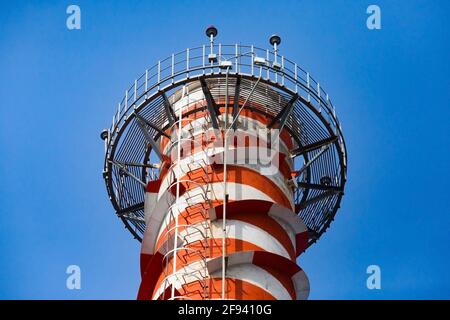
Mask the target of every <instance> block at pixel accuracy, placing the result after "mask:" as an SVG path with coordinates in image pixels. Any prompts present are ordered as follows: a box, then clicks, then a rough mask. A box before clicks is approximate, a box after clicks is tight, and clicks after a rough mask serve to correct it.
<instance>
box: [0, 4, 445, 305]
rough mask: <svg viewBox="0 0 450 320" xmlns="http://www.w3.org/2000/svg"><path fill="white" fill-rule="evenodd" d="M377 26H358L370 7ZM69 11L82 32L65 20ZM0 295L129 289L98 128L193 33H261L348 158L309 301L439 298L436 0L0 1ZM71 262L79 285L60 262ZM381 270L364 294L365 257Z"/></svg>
mask: <svg viewBox="0 0 450 320" xmlns="http://www.w3.org/2000/svg"><path fill="white" fill-rule="evenodd" d="M372 3H373V4H377V5H379V6H380V8H381V14H382V29H381V30H377V31H370V30H368V29H367V28H366V18H367V14H366V8H367V6H368V5H369V4H372ZM70 4H77V5H79V6H80V8H81V17H82V29H81V30H76V31H69V30H68V29H67V28H66V18H67V14H66V8H67V6H68V5H70ZM0 9H1V10H0V108H1V109H0V110H1V116H0V147H1V148H0V150H1V151H0V155H1V156H0V213H1V214H0V298H2V299H93V298H96V299H110V298H115V299H134V298H135V297H136V293H137V289H138V285H139V269H138V266H139V244H138V242H137V241H136V240H133V239H132V237H131V235H130V234H129V233H128V232H127V231H126V230H125V229H124V227H123V225H122V224H121V222H120V221H119V220H118V219H117V218H116V217H115V215H114V212H113V209H112V206H111V204H110V203H109V201H108V197H107V195H106V191H105V187H104V183H103V180H102V176H101V171H102V163H103V143H102V141H101V140H100V139H99V133H100V131H101V129H103V128H104V127H107V126H109V124H110V121H111V118H112V114H113V111H114V110H115V107H116V106H117V102H118V101H119V99H121V97H122V94H123V92H124V90H125V88H127V87H128V86H129V85H130V84H131V82H132V81H133V80H134V79H135V77H136V76H137V75H140V74H141V73H142V72H143V71H144V70H145V68H146V67H148V66H150V65H152V64H154V63H155V61H157V60H158V59H160V58H164V57H166V56H168V55H170V54H171V53H172V52H176V51H180V50H183V49H185V48H187V47H193V46H197V45H200V44H203V43H205V42H207V39H206V37H205V36H204V29H205V27H206V26H207V25H209V24H214V25H216V26H217V27H218V29H219V36H218V41H220V42H223V43H236V42H238V43H239V42H240V43H243V44H255V45H258V46H261V47H266V46H268V40H267V39H268V36H269V35H271V34H272V33H275V32H277V33H279V34H280V35H281V36H282V39H283V40H282V44H281V46H280V50H281V52H282V53H283V54H284V55H286V56H287V57H289V58H290V59H291V60H294V61H297V62H298V63H299V64H300V65H302V66H303V67H304V68H305V69H306V70H309V71H310V72H311V74H312V75H313V76H314V77H315V78H316V79H318V80H320V82H321V84H323V86H324V88H325V89H326V90H327V92H328V93H329V94H330V95H331V97H332V99H333V101H334V103H335V105H336V107H337V112H338V116H339V118H340V120H341V122H342V125H343V130H344V135H345V137H346V141H347V148H348V153H349V172H348V183H347V186H346V194H345V196H344V199H343V203H342V207H341V209H340V211H339V212H338V215H337V217H336V220H335V222H334V223H333V224H332V225H331V228H330V229H329V230H328V231H327V232H326V233H325V235H324V236H323V237H322V238H321V239H320V241H319V242H318V243H316V244H315V245H314V246H313V247H311V248H310V249H309V250H308V251H307V252H306V253H305V254H304V255H303V256H302V257H300V259H299V262H300V265H301V266H302V267H303V268H304V269H305V271H306V272H307V274H308V276H309V279H310V281H311V295H310V298H311V299H430V298H447V299H449V298H450V275H449V269H450V257H449V249H448V248H449V243H450V218H449V217H450V200H449V199H450V196H449V195H448V192H449V188H448V185H449V180H450V172H449V165H448V164H449V160H450V159H449V158H450V147H449V145H450V141H449V140H450V139H449V137H450V125H449V117H450V111H449V110H450V109H449V107H450V106H449V100H450V96H449V95H450V94H449V92H450V90H449V89H450V86H449V80H448V75H449V71H450V69H449V47H450V46H449V34H450V28H449V24H448V12H449V10H450V3H449V2H448V1H425V0H424V1H406V0H405V1H381V0H376V1H370V2H369V1H344V0H341V1H215V2H208V4H206V3H204V2H201V1H116V2H115V3H113V2H112V1H97V0H96V1H74V2H66V1H11V2H9V1H8V2H6V1H2V3H1V7H0ZM71 264H76V265H79V266H80V267H81V272H82V282H81V286H82V288H81V290H68V289H66V277H67V275H66V273H65V270H66V267H67V266H68V265H71ZM371 264H376V265H379V266H380V267H381V272H382V288H381V290H368V289H367V288H366V278H367V274H366V268H367V266H368V265H371Z"/></svg>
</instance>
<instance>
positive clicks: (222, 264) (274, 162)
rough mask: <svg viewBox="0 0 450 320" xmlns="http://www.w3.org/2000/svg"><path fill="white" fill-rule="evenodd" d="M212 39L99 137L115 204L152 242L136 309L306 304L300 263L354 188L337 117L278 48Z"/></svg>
mask: <svg viewBox="0 0 450 320" xmlns="http://www.w3.org/2000/svg"><path fill="white" fill-rule="evenodd" d="M207 35H208V37H209V38H210V48H208V49H209V50H206V49H207V48H206V46H203V47H200V50H199V52H201V54H199V55H196V53H198V52H195V53H194V51H195V50H196V49H199V48H194V49H188V50H187V51H186V52H183V55H184V54H185V56H184V58H185V59H183V60H182V61H181V62H179V60H180V57H177V56H176V55H172V56H171V57H170V59H166V60H163V61H164V62H161V61H160V62H158V64H157V66H156V68H155V74H154V75H155V77H154V79H153V81H154V83H152V82H151V81H152V80H151V79H152V71H150V70H151V69H149V70H146V73H145V76H144V77H141V78H139V79H138V80H136V81H135V83H134V86H132V87H131V88H130V89H129V90H127V92H126V94H125V98H124V100H123V101H122V102H121V104H119V110H118V112H117V115H116V116H115V119H113V126H112V127H111V128H110V129H109V130H106V131H104V133H103V134H102V136H103V138H104V139H105V147H106V161H105V171H104V176H105V179H106V182H107V186H108V191H109V195H110V198H111V200H112V202H113V204H114V206H115V207H116V210H117V213H118V215H119V216H120V218H121V219H122V220H123V221H124V222H125V225H126V227H127V228H129V230H130V231H131V232H132V233H133V234H134V235H135V236H136V237H137V238H138V239H140V240H142V249H141V277H142V282H141V285H140V288H139V293H138V299H282V300H286V299H306V298H307V297H308V295H309V281H308V278H307V276H306V274H305V273H304V271H303V270H302V269H301V268H300V267H299V266H298V265H297V263H296V259H297V258H298V256H299V255H300V254H301V253H302V252H304V250H305V249H306V248H307V247H308V246H309V245H311V244H312V243H314V242H315V241H316V240H317V239H318V237H319V236H320V235H321V234H322V233H323V232H324V231H325V229H326V228H327V227H328V225H329V223H330V222H331V220H332V219H333V217H334V215H335V213H336V210H337V208H338V207H339V203H340V200H341V197H342V194H343V193H342V191H343V187H344V184H345V172H346V151H345V144H344V140H343V138H342V132H341V129H340V125H339V122H338V121H337V118H336V116H335V113H334V108H333V106H332V104H331V102H330V99H329V98H328V95H327V94H325V93H324V92H323V89H321V88H320V85H319V84H317V83H315V81H314V80H312V78H311V77H310V76H309V73H306V78H305V79H303V78H301V77H300V76H299V73H300V72H299V69H298V67H297V65H296V64H294V66H293V67H294V70H293V71H292V70H291V69H289V68H287V64H288V63H287V61H288V60H287V59H285V58H284V57H283V56H279V55H278V52H277V51H278V49H277V45H279V43H280V38H279V37H278V36H272V37H271V44H272V45H273V46H274V51H273V52H271V51H268V50H267V51H265V52H264V51H262V52H263V53H266V55H265V56H264V55H261V54H259V55H258V53H259V52H257V50H255V48H254V47H253V46H251V47H245V46H238V45H235V46H230V47H231V48H228V47H226V46H223V45H218V46H215V45H214V37H215V36H216V35H217V30H216V29H215V28H214V27H209V28H208V30H207ZM225 48H226V49H234V50H225ZM247 49H249V50H247ZM258 50H259V49H258ZM207 51H209V52H207ZM233 51H234V52H233ZM244 51H245V52H244ZM247 51H248V52H247ZM248 58H250V59H248ZM167 60H168V61H169V62H168V64H167V67H166V65H165V62H166V61H167ZM289 63H290V62H289ZM180 64H183V65H184V68H183V69H182V70H181V71H179V70H178V71H177V70H176V68H177V66H179V65H180ZM164 70H167V71H168V75H166V74H165V73H164ZM300 70H301V69H300ZM245 71H250V73H246V72H245ZM142 78H144V79H142ZM302 80H305V81H304V83H302ZM139 82H141V83H139ZM288 82H290V85H287V83H288ZM311 83H314V84H315V87H312V86H311ZM314 101H315V102H316V103H314ZM323 110H324V111H325V112H323ZM324 113H325V114H326V115H328V117H329V118H328V119H326V118H325V116H324ZM139 192H142V195H141V198H140V199H142V200H141V201H136V199H139Z"/></svg>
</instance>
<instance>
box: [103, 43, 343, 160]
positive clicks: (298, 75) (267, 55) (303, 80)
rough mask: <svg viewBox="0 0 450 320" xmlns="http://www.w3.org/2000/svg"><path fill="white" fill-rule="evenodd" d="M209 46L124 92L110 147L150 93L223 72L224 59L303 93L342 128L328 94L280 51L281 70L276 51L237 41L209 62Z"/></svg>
mask: <svg viewBox="0 0 450 320" xmlns="http://www.w3.org/2000/svg"><path fill="white" fill-rule="evenodd" d="M206 47H207V46H206V45H203V46H201V47H195V48H188V49H186V50H183V51H180V52H178V53H176V54H172V55H171V56H169V57H167V58H166V59H163V60H160V61H158V63H157V64H155V65H153V66H152V67H150V68H148V69H147V70H146V71H145V73H144V74H143V75H141V76H140V77H139V78H137V79H136V80H135V81H134V83H133V84H132V85H131V86H130V87H129V89H127V90H126V91H125V96H124V98H123V99H122V100H121V102H120V103H119V105H118V110H117V112H116V113H115V115H114V116H113V121H112V125H111V127H110V135H109V137H108V148H107V149H108V150H109V148H110V147H111V146H112V145H113V141H114V139H115V136H116V133H118V132H119V131H120V130H121V128H122V126H123V125H124V124H125V121H126V119H128V117H129V116H130V115H131V114H132V113H133V112H134V110H135V109H136V108H137V106H138V105H140V104H141V103H142V102H144V101H145V100H146V99H147V98H148V97H149V96H151V95H152V94H155V93H157V92H158V91H159V90H160V89H161V88H162V87H163V86H167V85H170V84H173V83H174V82H175V81H178V80H179V79H180V78H182V77H183V76H184V77H185V78H190V77H193V76H201V75H205V74H221V73H222V71H223V70H222V69H221V67H220V63H221V61H224V60H228V61H231V62H232V65H233V67H234V71H235V73H236V74H241V75H248V76H252V77H259V76H261V77H262V79H264V80H265V81H270V82H273V83H277V84H279V85H281V86H283V87H285V88H287V89H289V90H291V91H292V92H294V93H298V94H300V95H301V93H302V92H303V97H304V98H305V99H306V100H308V101H310V102H311V104H312V106H313V107H314V108H316V111H317V112H319V113H322V109H323V110H325V113H326V114H327V115H328V118H329V120H330V124H331V125H332V127H333V129H334V131H335V132H337V131H339V132H340V131H341V128H340V122H339V120H338V118H337V116H336V114H335V108H334V106H333V104H332V102H331V99H330V98H329V96H328V94H327V93H326V92H325V90H324V89H323V87H322V86H321V85H320V84H319V82H317V81H316V80H315V79H314V78H313V77H311V76H310V74H309V73H308V72H306V71H305V70H304V69H302V68H301V67H299V66H298V65H297V64H296V63H294V62H292V61H291V60H289V59H287V58H285V57H284V56H282V55H279V54H277V60H278V61H282V66H281V68H280V69H278V68H274V67H273V61H274V60H275V59H274V57H275V53H274V52H273V51H270V50H267V49H262V48H258V47H254V46H248V45H238V44H235V45H223V44H218V47H219V48H220V52H219V59H218V60H217V61H216V62H211V63H207V50H206ZM216 47H217V46H216ZM242 49H244V50H242ZM241 51H244V52H246V53H247V54H245V53H244V54H240V53H239V52H241ZM180 57H181V59H180ZM255 57H262V58H264V59H265V62H266V63H265V64H264V65H256V64H255V63H254V58H255ZM177 58H178V59H177ZM233 58H234V59H233ZM299 91H300V92H299ZM108 150H107V152H108Z"/></svg>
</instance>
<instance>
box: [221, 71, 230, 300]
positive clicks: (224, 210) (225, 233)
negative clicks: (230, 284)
mask: <svg viewBox="0 0 450 320" xmlns="http://www.w3.org/2000/svg"><path fill="white" fill-rule="evenodd" d="M229 71H230V68H227V74H226V76H225V126H224V127H225V134H224V142H223V143H224V148H223V213H222V216H223V219H222V231H223V235H222V237H223V238H222V300H225V299H226V295H225V292H226V285H225V283H226V255H227V251H226V250H227V246H226V242H227V198H228V195H227V178H228V177H227V158H228V142H227V141H228V138H227V133H228V130H227V129H228V73H229Z"/></svg>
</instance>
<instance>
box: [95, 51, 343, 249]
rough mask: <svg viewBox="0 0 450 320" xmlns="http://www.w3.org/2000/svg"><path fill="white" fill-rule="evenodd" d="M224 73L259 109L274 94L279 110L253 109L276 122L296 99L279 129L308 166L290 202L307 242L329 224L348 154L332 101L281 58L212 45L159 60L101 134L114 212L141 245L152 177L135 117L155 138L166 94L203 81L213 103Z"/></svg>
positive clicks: (164, 118)
mask: <svg viewBox="0 0 450 320" xmlns="http://www.w3.org/2000/svg"><path fill="white" fill-rule="evenodd" d="M211 52H213V53H214V54H213V55H211ZM227 72H228V78H229V90H231V92H232V93H233V94H238V95H239V97H240V98H241V99H245V98H246V97H247V96H248V94H249V92H250V88H251V87H252V86H253V85H255V84H256V83H257V84H258V85H257V88H255V92H254V95H253V96H252V101H254V102H256V103H260V104H264V102H265V93H264V92H267V90H266V89H267V88H268V87H269V88H270V89H271V90H273V92H276V93H277V95H279V97H280V104H279V105H277V106H268V107H269V108H271V109H270V110H268V111H269V112H264V111H262V110H253V111H258V112H261V113H263V114H265V116H269V117H272V118H274V119H275V120H277V119H276V116H274V115H280V114H281V113H282V111H283V108H285V107H286V108H287V107H288V105H289V102H290V101H292V98H293V97H297V100H296V101H295V103H294V105H293V106H292V111H291V113H290V114H289V117H288V119H287V120H286V123H285V127H284V128H285V129H286V130H287V131H288V132H289V133H290V134H291V135H292V137H293V139H294V141H295V144H296V145H295V148H294V149H293V150H291V152H292V156H293V157H294V158H295V157H298V158H302V159H303V162H302V163H300V164H299V167H302V165H304V164H305V163H306V164H308V162H310V161H311V160H312V161H313V163H312V162H311V164H308V165H307V166H306V167H305V168H304V169H305V170H304V174H302V175H301V177H299V179H298V181H297V189H296V192H295V203H296V204H297V205H298V207H299V208H300V212H299V215H300V216H301V218H302V219H303V220H304V222H305V224H306V225H307V226H308V228H309V230H310V236H311V238H310V243H309V244H312V243H314V242H315V241H316V240H317V239H318V238H319V237H320V236H321V235H322V234H323V232H325V230H326V229H327V228H328V226H329V225H330V223H331V221H332V220H333V219H334V216H335V214H336V211H337V209H338V208H339V205H340V202H341V198H342V196H343V191H344V185H345V181H346V172H347V152H346V147H345V141H344V137H343V134H342V129H341V125H340V123H339V120H338V118H337V116H336V112H335V108H334V106H333V104H332V102H331V98H330V97H329V96H328V94H327V93H326V92H325V90H324V89H323V87H322V86H321V85H320V84H319V82H317V81H316V80H315V79H314V78H313V77H311V75H310V74H309V73H308V72H307V71H305V70H304V69H302V68H301V67H299V66H298V65H297V64H296V63H295V62H292V61H291V60H289V59H287V58H285V57H284V56H283V55H279V54H278V53H277V54H275V53H274V51H271V50H268V49H262V48H258V47H255V46H252V45H241V44H234V45H223V44H216V45H214V46H213V47H212V48H211V47H210V46H209V45H203V46H200V47H195V48H189V49H186V50H183V51H181V52H178V53H175V54H172V55H171V56H169V57H167V58H166V59H163V60H160V61H158V62H157V63H156V64H155V65H154V66H152V67H150V68H149V69H147V70H146V71H145V72H144V73H143V74H142V75H141V76H140V77H139V78H137V79H136V80H135V81H134V82H133V84H132V85H131V86H130V88H129V89H127V90H126V91H125V94H124V97H123V99H122V100H121V101H120V103H119V104H118V107H117V110H116V112H115V114H114V116H113V119H112V124H111V127H110V128H109V129H108V131H107V133H105V136H104V138H105V162H104V171H103V176H104V178H105V182H106V187H107V190H108V194H109V197H110V200H111V202H112V204H113V206H114V208H115V210H116V213H117V215H118V216H119V217H120V218H121V219H122V221H123V222H124V224H125V226H126V228H127V229H128V230H129V231H130V232H131V233H132V234H133V235H134V237H135V238H137V239H138V240H141V239H142V235H143V232H144V230H145V221H144V193H145V188H144V185H145V182H146V181H148V180H149V179H155V178H157V175H158V172H157V170H154V169H152V168H150V164H149V158H150V154H151V151H152V150H151V149H152V148H151V146H149V145H148V143H146V138H145V136H144V134H143V133H142V131H141V130H140V129H139V125H138V123H137V121H136V114H138V115H139V116H140V117H142V118H144V119H145V120H147V121H148V122H149V123H150V124H151V126H150V127H149V128H148V130H149V131H148V133H149V134H150V136H151V137H152V138H153V140H154V141H157V140H158V138H159V137H160V136H161V134H162V131H163V130H164V129H167V128H168V125H167V123H168V120H169V118H170V114H169V113H168V108H169V107H170V103H169V102H168V97H169V96H170V95H171V94H173V93H174V92H175V91H177V90H178V89H180V88H181V87H182V86H183V85H186V84H188V83H190V82H192V81H198V80H200V79H204V81H205V82H206V83H207V85H208V87H209V88H210V90H211V91H210V92H211V95H212V97H213V99H214V100H218V98H219V97H221V96H222V95H223V90H222V92H221V90H220V89H218V87H220V81H225V74H226V73H227ZM218 83H219V86H218V85H217V84H218ZM249 108H251V107H249ZM278 120H279V119H278ZM169 122H170V121H169Z"/></svg>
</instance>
